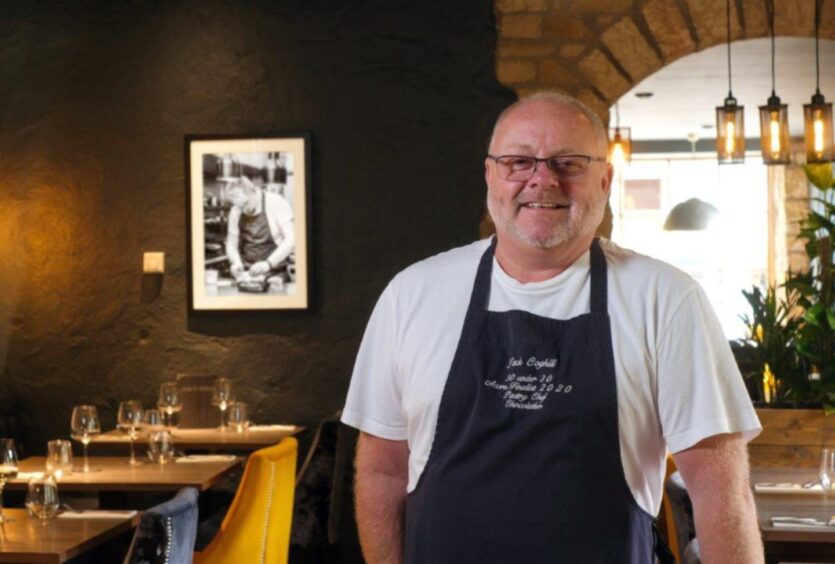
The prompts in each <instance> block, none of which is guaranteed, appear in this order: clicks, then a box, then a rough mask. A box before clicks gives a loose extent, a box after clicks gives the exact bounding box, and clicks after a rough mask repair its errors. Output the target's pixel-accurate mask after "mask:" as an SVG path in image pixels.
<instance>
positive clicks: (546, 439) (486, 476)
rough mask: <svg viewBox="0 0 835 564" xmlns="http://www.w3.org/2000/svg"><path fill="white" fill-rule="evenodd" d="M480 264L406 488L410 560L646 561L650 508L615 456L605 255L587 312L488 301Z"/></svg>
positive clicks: (414, 563) (594, 272)
mask: <svg viewBox="0 0 835 564" xmlns="http://www.w3.org/2000/svg"><path fill="white" fill-rule="evenodd" d="M495 244H496V242H495V239H494V240H493V243H492V245H491V246H490V247H489V248H488V249H487V251H485V253H484V255H483V256H482V258H481V262H480V263H479V267H478V271H477V274H476V279H475V284H474V286H473V291H472V296H471V298H470V305H469V308H468V310H467V316H466V319H465V322H464V329H463V331H462V334H461V339H460V341H459V343H458V349H457V351H456V353H455V357H454V360H453V362H452V366H451V368H450V373H449V376H448V377H447V382H446V385H445V387H444V392H443V395H442V398H441V404H440V407H439V411H438V421H437V426H436V431H435V437H434V441H433V444H432V448H431V451H430V455H429V459H428V461H427V463H426V466H425V468H424V470H423V473H422V474H421V477H420V479H419V480H418V484H417V487H416V488H415V490H414V491H413V492H412V493H410V494H409V495H408V497H407V502H406V535H405V561H406V563H407V564H443V563H450V564H452V563H454V564H466V563H479V564H485V563H504V562H507V563H510V564H528V563H531V564H533V563H560V564H561V563H578V564H580V563H582V564H592V563H607V564H611V563H617V564H620V563H629V564H649V563H651V562H653V544H654V537H653V519H652V517H651V516H650V515H649V514H648V513H646V512H645V511H643V510H642V509H641V508H640V507H639V506H638V505H637V504H636V502H635V500H634V498H633V496H632V493H631V491H630V490H629V486H628V485H627V483H626V478H625V476H624V472H623V467H622V465H621V459H620V442H619V436H618V405H617V389H616V383H615V369H614V360H613V356H612V339H611V331H610V323H609V317H608V314H607V296H606V259H605V256H604V255H603V251H602V250H601V249H600V246H599V242H598V241H597V239H595V240H594V242H593V243H592V247H591V259H590V260H591V313H588V314H584V315H580V316H578V317H574V318H572V319H568V320H555V319H550V318H545V317H541V316H537V315H534V314H531V313H528V312H525V311H519V310H514V311H508V312H493V311H488V309H487V308H488V304H489V297H490V279H491V274H492V267H493V255H494V252H495Z"/></svg>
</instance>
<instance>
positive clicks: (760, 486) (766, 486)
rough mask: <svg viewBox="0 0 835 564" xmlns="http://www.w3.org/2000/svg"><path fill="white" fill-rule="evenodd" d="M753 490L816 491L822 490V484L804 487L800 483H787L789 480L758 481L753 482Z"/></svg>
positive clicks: (781, 491)
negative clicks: (775, 481)
mask: <svg viewBox="0 0 835 564" xmlns="http://www.w3.org/2000/svg"><path fill="white" fill-rule="evenodd" d="M754 491H755V492H768V493H798V494H803V493H816V492H822V491H823V486H821V485H820V484H815V485H814V486H810V487H808V488H804V487H803V486H802V485H800V484H795V483H789V482H782V483H773V482H760V483H757V484H754Z"/></svg>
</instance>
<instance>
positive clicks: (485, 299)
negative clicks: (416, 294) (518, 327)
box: [464, 235, 608, 332]
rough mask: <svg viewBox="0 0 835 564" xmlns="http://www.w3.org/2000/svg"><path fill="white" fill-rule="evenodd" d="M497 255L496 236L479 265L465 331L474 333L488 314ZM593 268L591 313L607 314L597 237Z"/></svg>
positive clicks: (593, 245)
mask: <svg viewBox="0 0 835 564" xmlns="http://www.w3.org/2000/svg"><path fill="white" fill-rule="evenodd" d="M495 254H496V236H495V235H494V236H493V240H492V241H491V242H490V246H489V247H488V248H487V250H485V251H484V254H483V255H482V256H481V260H480V261H479V263H478V270H477V271H476V275H475V283H474V284H473V292H472V294H471V296H470V306H469V307H468V308H467V317H466V319H465V320H464V331H465V332H468V331H474V330H476V328H477V327H478V326H479V322H480V321H481V319H482V318H483V317H484V315H486V314H487V306H488V305H489V301H490V280H491V277H492V273H493V257H494V256H495ZM590 255H591V256H590V259H589V260H590V263H591V265H590V268H591V304H590V305H591V311H592V313H607V310H608V308H607V296H606V256H605V255H604V254H603V249H601V248H600V239H599V238H597V237H595V238H594V240H593V241H592V243H591V249H590Z"/></svg>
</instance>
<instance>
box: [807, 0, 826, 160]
mask: <svg viewBox="0 0 835 564" xmlns="http://www.w3.org/2000/svg"><path fill="white" fill-rule="evenodd" d="M818 28H820V0H815V94H814V95H813V96H812V102H811V103H810V104H803V121H804V131H805V133H806V135H805V137H806V162H807V163H827V162H829V161H831V160H833V150H832V102H828V103H827V101H826V100H825V99H824V97H823V94H821V92H820V55H819V53H818Z"/></svg>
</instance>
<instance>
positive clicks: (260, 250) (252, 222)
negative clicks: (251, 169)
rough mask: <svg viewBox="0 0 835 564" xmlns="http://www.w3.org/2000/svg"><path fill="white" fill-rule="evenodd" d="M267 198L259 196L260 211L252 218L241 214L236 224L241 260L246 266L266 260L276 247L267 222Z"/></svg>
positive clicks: (262, 195)
mask: <svg viewBox="0 0 835 564" xmlns="http://www.w3.org/2000/svg"><path fill="white" fill-rule="evenodd" d="M266 205H267V197H266V195H265V194H263V193H262V194H261V211H260V212H258V213H257V214H255V215H253V216H248V215H246V214H243V213H242V214H241V217H240V221H239V222H238V229H239V232H240V241H241V259H242V260H243V262H244V264H245V265H246V266H252V265H253V264H255V263H256V262H259V261H262V260H267V257H269V256H270V255H271V254H272V252H273V251H274V250H276V248H277V246H276V244H275V241H274V240H273V235H272V233H271V232H270V222H269V220H267V212H266Z"/></svg>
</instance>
